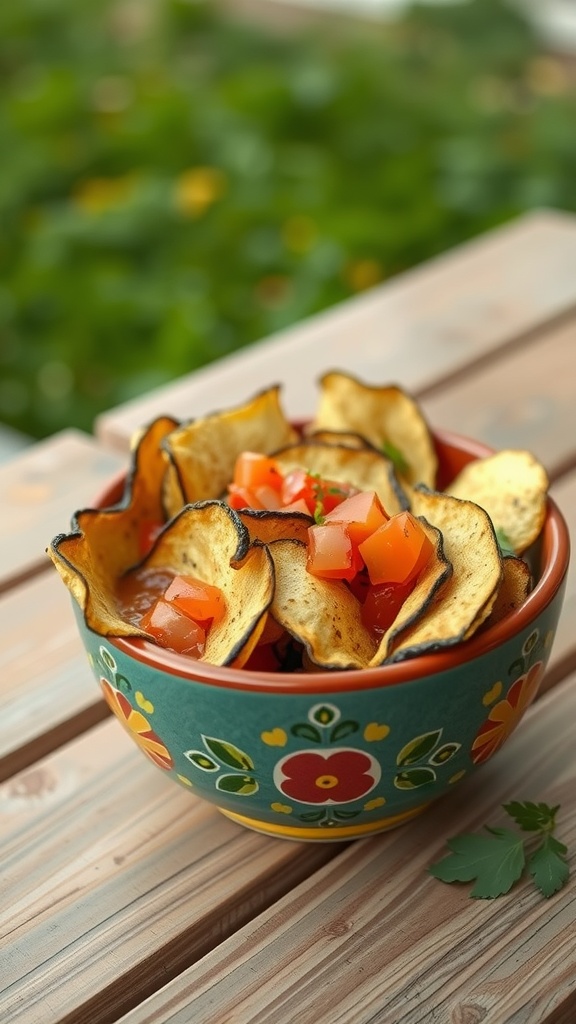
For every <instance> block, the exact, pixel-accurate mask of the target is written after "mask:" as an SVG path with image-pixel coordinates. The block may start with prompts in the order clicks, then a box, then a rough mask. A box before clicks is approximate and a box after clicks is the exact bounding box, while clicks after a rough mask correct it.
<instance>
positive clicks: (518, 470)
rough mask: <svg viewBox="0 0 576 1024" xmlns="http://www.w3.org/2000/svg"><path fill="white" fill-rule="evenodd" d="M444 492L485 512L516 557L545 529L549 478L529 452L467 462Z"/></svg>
mask: <svg viewBox="0 0 576 1024" xmlns="http://www.w3.org/2000/svg"><path fill="white" fill-rule="evenodd" d="M446 490H447V492H448V493H449V494H453V495H454V496H455V497H456V498H467V499H468V500H469V501H475V502H476V504H478V505H481V506H482V508H484V509H486V511H487V512H488V514H489V516H490V517H491V519H492V522H493V523H494V527H495V529H496V532H497V533H502V534H503V535H504V537H505V538H506V544H507V546H509V547H510V549H511V550H512V551H513V552H514V554H516V555H520V554H522V552H523V551H525V550H526V548H528V547H529V546H530V544H532V542H533V541H534V540H536V537H537V536H538V535H539V533H540V531H541V529H542V527H543V525H544V520H545V518H546V496H547V493H548V475H547V473H546V470H545V469H544V467H543V466H542V465H541V464H540V462H538V459H536V458H535V457H534V455H532V454H531V452H527V451H523V450H516V449H503V450H502V451H499V452H497V453H496V454H495V455H488V456H486V458H483V459H476V460H475V461H474V462H469V463H468V465H467V466H465V467H464V469H463V470H461V471H460V473H459V474H458V476H457V477H456V479H455V480H453V481H452V483H451V484H450V486H449V487H448V488H447V489H446Z"/></svg>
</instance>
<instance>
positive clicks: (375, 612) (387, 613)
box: [360, 580, 415, 635]
mask: <svg viewBox="0 0 576 1024" xmlns="http://www.w3.org/2000/svg"><path fill="white" fill-rule="evenodd" d="M414 585H415V581H414V580H411V581H410V582H408V583H377V584H376V585H375V586H373V587H369V589H368V593H367V594H366V599H365V601H364V604H363V605H362V608H361V610H360V615H361V617H362V622H363V623H364V625H365V626H366V628H367V629H369V630H371V632H372V633H375V634H376V635H379V634H382V633H385V632H386V630H387V629H389V627H390V626H391V625H392V623H393V622H394V619H395V618H396V616H397V615H398V612H399V611H400V609H401V607H402V605H403V604H404V601H405V600H406V598H407V597H408V595H409V594H411V593H412V590H413V589H414Z"/></svg>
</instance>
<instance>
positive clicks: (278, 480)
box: [234, 452, 282, 491]
mask: <svg viewBox="0 0 576 1024" xmlns="http://www.w3.org/2000/svg"><path fill="white" fill-rule="evenodd" d="M234 483H235V484H236V485H237V486H238V487H246V488H248V490H251V491H253V490H254V489H255V488H256V487H273V488H274V490H276V491H279V490H280V487H281V484H282V474H281V472H280V469H279V467H278V464H277V463H276V461H275V460H274V459H271V458H270V457H269V456H268V455H261V454H260V452H241V454H240V455H239V456H238V458H237V459H236V464H235V466H234Z"/></svg>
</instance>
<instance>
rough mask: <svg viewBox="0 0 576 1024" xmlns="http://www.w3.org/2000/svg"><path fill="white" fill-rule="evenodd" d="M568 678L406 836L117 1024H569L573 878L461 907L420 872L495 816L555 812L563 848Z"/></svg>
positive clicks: (572, 821) (352, 854) (574, 968)
mask: <svg viewBox="0 0 576 1024" xmlns="http://www.w3.org/2000/svg"><path fill="white" fill-rule="evenodd" d="M575 716H576V678H574V677H572V678H571V679H569V680H567V681H566V683H565V684H563V685H562V686H561V687H558V688H557V689H556V690H554V691H553V692H552V693H550V694H548V695H547V696H546V697H544V698H543V699H542V700H541V701H540V702H539V703H538V704H537V705H536V706H535V707H534V708H533V709H532V710H531V711H530V712H529V713H528V717H527V719H526V721H525V722H524V723H523V725H522V727H521V728H520V729H519V730H518V732H517V734H516V735H515V736H514V737H513V738H512V739H511V740H510V741H509V743H508V744H507V746H506V747H505V748H504V749H503V750H502V751H501V752H500V753H499V754H498V755H497V756H496V757H495V758H494V759H493V760H492V761H491V762H490V764H488V765H486V766H485V767H484V769H483V770H482V772H481V773H480V774H479V775H478V776H476V777H473V778H471V779H470V780H469V781H468V782H465V783H462V784H461V786H460V787H459V788H458V790H457V791H455V792H454V794H453V795H452V796H450V797H447V798H446V799H444V800H443V801H442V802H440V803H439V804H438V805H437V806H436V807H433V808H431V809H430V810H429V811H427V812H426V813H425V814H424V815H423V816H422V817H421V818H419V819H417V820H416V821H415V822H413V823H412V824H411V825H410V827H409V828H403V829H398V830H396V831H394V832H391V833H389V834H387V835H385V836H381V837H379V838H377V839H371V840H366V841H363V842H361V843H356V844H350V846H349V847H348V848H347V849H346V850H345V851H344V852H343V853H341V854H340V855H339V856H338V857H337V858H336V859H335V860H334V861H333V862H331V863H330V864H328V865H327V866H326V867H324V868H322V869H320V870H319V871H318V872H316V874H315V875H314V876H312V877H311V878H310V879H308V880H307V881H305V882H303V883H302V884H301V885H300V886H299V887H298V889H296V890H294V891H293V892H292V893H291V894H290V896H289V897H287V898H285V899H282V900H280V901H279V902H278V903H277V904H276V905H275V906H274V907H272V908H271V909H270V910H269V911H267V912H265V913H263V914H261V915H260V916H259V917H258V918H256V919H255V920H254V921H252V922H251V923H250V924H249V925H247V926H246V927H244V928H242V929H240V931H238V932H237V933H236V934H235V935H234V936H232V937H231V938H230V939H228V940H227V941H225V942H223V943H222V944H221V945H220V946H219V947H218V948H217V949H216V950H214V951H213V952H212V953H210V954H208V955H206V956H205V957H204V958H203V960H201V961H200V962H199V963H198V964H196V965H195V966H194V967H193V968H191V969H190V970H188V971H186V972H185V973H184V974H183V975H182V976H181V977H180V978H178V979H176V980H175V981H174V982H172V983H171V984H169V985H167V986H166V987H165V988H164V989H163V990H162V991H161V992H159V993H158V994H157V995H156V996H153V997H152V998H150V999H149V1000H148V1001H147V1002H146V1003H144V1004H143V1005H142V1006H140V1007H138V1008H136V1009H134V1010H133V1011H132V1012H131V1013H129V1014H127V1015H126V1016H125V1017H124V1018H123V1019H122V1024H168V1022H169V1024H190V1022H191V1021H194V1024H214V1022H215V1021H218V1022H222V1024H224V1022H230V1024H232V1022H233V1024H256V1022H257V1024H289V1022H290V1024H291V1022H292V1021H298V1024H351V1022H352V1021H353V1022H354V1024H398V1022H400V1021H401V1022H402V1024H481V1022H485V1024H537V1022H542V1021H544V1020H545V1021H547V1022H552V1021H553V1022H554V1024H573V1022H574V1020H576V928H575V927H574V920H575V917H576V876H573V877H572V879H571V881H570V882H569V884H568V886H567V887H566V888H565V889H563V890H562V892H561V893H559V894H557V895H556V896H554V897H552V898H551V899H549V900H546V899H544V898H543V897H542V896H541V895H540V894H539V893H537V892H536V890H535V889H534V888H533V886H532V884H531V882H530V880H529V879H526V880H523V881H521V882H520V883H519V885H518V888H517V889H516V890H515V891H514V894H513V895H510V896H508V897H505V898H501V899H498V900H472V899H470V897H469V886H467V885H462V886H460V885H453V886H446V885H444V884H443V883H441V882H438V881H437V880H436V879H434V878H432V877H431V876H430V875H429V874H428V872H427V868H428V866H429V864H430V863H432V862H433V861H435V860H437V859H439V857H441V856H442V855H443V854H444V853H445V852H446V847H445V842H446V839H447V838H449V837H450V836H452V835H454V833H455V832H463V831H477V830H478V829H479V828H481V827H482V825H483V824H484V823H485V822H487V821H489V822H490V823H492V824H504V814H503V812H502V811H501V810H500V804H501V803H502V802H506V801H507V800H509V799H533V800H545V801H546V802H548V803H550V804H556V803H559V804H561V805H562V806H563V807H565V811H564V813H562V814H561V816H560V818H559V827H558V837H559V838H560V839H561V840H562V841H563V842H565V843H567V844H569V845H570V846H571V848H572V849H574V847H575V845H576V802H575V801H574V789H575V786H576V760H575V758H574V720H575Z"/></svg>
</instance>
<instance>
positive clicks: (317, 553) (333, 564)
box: [306, 523, 362, 580]
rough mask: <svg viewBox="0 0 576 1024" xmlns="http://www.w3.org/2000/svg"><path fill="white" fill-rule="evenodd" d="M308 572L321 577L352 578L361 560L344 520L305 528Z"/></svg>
mask: <svg viewBox="0 0 576 1024" xmlns="http://www.w3.org/2000/svg"><path fill="white" fill-rule="evenodd" d="M306 568H307V569H308V572H311V573H312V575H313V576H320V577H322V578H323V579H338V580H351V579H353V578H354V576H355V575H356V573H357V572H358V571H359V570H360V569H361V568H362V560H361V559H360V557H359V555H358V551H357V549H356V548H355V546H354V544H353V543H352V541H351V540H350V537H349V536H348V533H347V531H346V526H345V524H344V523H323V524H322V525H319V526H310V527H309V529H308V561H307V564H306Z"/></svg>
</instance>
